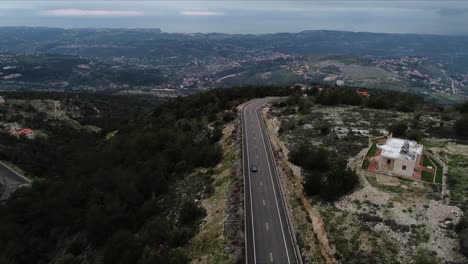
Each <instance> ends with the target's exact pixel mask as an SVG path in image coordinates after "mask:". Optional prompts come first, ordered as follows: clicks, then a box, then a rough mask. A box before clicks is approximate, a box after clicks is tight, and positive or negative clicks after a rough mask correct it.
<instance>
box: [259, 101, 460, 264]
mask: <svg viewBox="0 0 468 264" xmlns="http://www.w3.org/2000/svg"><path fill="white" fill-rule="evenodd" d="M265 116H266V117H267V119H268V120H269V122H268V123H269V124H270V125H271V126H272V129H270V131H269V132H270V134H271V133H274V132H275V131H279V133H278V137H277V138H276V140H277V141H278V143H277V144H278V145H280V149H281V150H282V152H283V153H282V154H279V156H281V155H282V156H283V157H287V151H288V148H289V149H290V148H292V147H294V146H295V145H296V144H299V143H306V144H309V145H315V146H324V147H326V148H328V149H329V150H335V151H338V153H339V155H343V156H344V157H346V158H347V159H348V161H349V165H350V166H351V167H352V168H354V169H355V170H356V171H357V172H358V174H359V175H360V182H361V184H360V186H359V188H357V189H356V190H354V191H353V192H352V193H350V194H348V195H346V196H345V197H343V198H342V199H340V200H339V201H337V202H334V203H325V202H320V201H318V200H314V199H313V198H312V199H311V198H307V201H309V202H310V204H311V206H312V208H313V210H315V211H316V212H317V214H316V215H318V216H320V218H321V219H322V220H323V221H322V222H320V221H316V222H314V221H312V220H311V221H310V222H311V224H310V225H307V226H306V227H305V228H302V229H301V228H298V230H296V231H297V232H299V233H300V232H303V233H304V234H308V232H310V231H309V230H314V233H315V235H314V236H316V235H317V234H321V232H317V230H318V231H320V229H317V227H316V225H323V229H324V230H325V234H321V235H322V236H323V235H324V236H325V237H327V240H328V242H329V246H330V248H331V252H333V257H334V260H335V261H337V262H339V263H417V261H421V260H422V259H424V258H427V257H428V258H429V259H431V260H432V261H434V263H465V261H466V259H465V258H464V257H463V256H462V255H461V254H460V253H458V249H459V243H458V236H457V234H456V233H455V231H454V226H455V225H456V224H457V223H458V221H459V220H460V218H461V217H462V216H463V211H462V210H461V209H460V208H459V207H457V206H454V205H455V204H453V203H452V204H449V203H447V202H446V201H445V200H441V199H440V196H441V195H440V190H439V188H434V187H433V186H432V185H430V184H424V183H420V182H413V181H411V180H404V179H398V178H394V177H390V176H384V175H375V174H372V173H369V172H367V171H363V170H361V169H360V165H361V161H362V158H363V155H364V154H365V153H366V151H367V144H368V140H367V138H368V136H370V135H378V134H380V133H381V132H385V129H386V127H387V126H388V124H389V123H390V122H393V121H406V122H415V121H414V120H415V119H416V117H415V116H414V115H413V114H406V113H395V112H390V111H383V110H379V111H375V110H368V109H360V108H357V107H322V106H321V107H319V106H313V107H312V108H311V110H310V111H309V112H307V113H301V114H298V113H297V112H296V111H291V110H290V109H282V108H278V107H275V106H274V105H271V106H270V109H266V110H265ZM385 117H388V118H387V119H386V118H385ZM439 121H440V118H438V117H437V116H431V115H424V114H423V115H421V116H419V117H418V122H420V124H422V125H423V126H422V127H427V126H429V127H430V126H438V122H439ZM324 123H325V125H326V126H328V127H330V128H331V129H330V132H329V133H323V131H321V127H323V124H324ZM371 124H372V125H371ZM436 146H438V147H439V148H441V149H437V148H436ZM450 146H451V145H450V144H446V143H444V144H441V143H439V144H437V142H435V143H433V144H432V145H430V144H427V147H428V148H430V149H432V150H433V151H434V153H436V154H439V152H441V151H442V152H444V151H445V152H446V153H447V151H448V150H449V149H450ZM456 149H457V150H458V152H456V151H454V152H452V153H450V155H452V158H453V156H456V157H457V159H456V160H457V161H458V162H459V155H458V156H457V153H458V154H466V155H468V152H465V151H466V150H465V149H463V148H460V147H458V148H456ZM446 156H449V155H446ZM447 158H449V157H447ZM452 160H453V159H452ZM467 164H468V162H467ZM449 166H450V163H449ZM288 167H289V168H292V172H291V174H292V175H295V174H297V173H298V172H300V170H299V169H298V168H297V167H296V168H294V166H291V164H288ZM294 172H296V173H294ZM290 177H291V176H289V177H288V179H289V178H290ZM300 183H301V180H300V176H299V178H296V180H295V181H294V182H293V183H291V184H289V187H290V188H289V189H290V190H288V193H290V192H291V190H295V192H296V194H295V196H299V197H300V194H298V191H297V190H300V189H301V188H300V187H299V186H300ZM449 187H450V184H449ZM452 195H454V194H453V192H452ZM458 200H460V199H458ZM462 201H464V199H463V200H462ZM291 207H292V211H293V220H294V222H295V224H296V225H297V226H299V225H298V223H300V221H301V220H300V219H301V217H304V216H303V215H302V212H301V210H296V209H295V206H294V203H292V204H291ZM307 229H309V230H307ZM306 237H307V236H306ZM322 241H323V239H322ZM304 242H305V243H310V245H311V246H307V245H302V248H301V249H302V250H303V252H302V254H303V255H305V256H310V255H312V254H313V253H316V251H317V250H316V248H317V245H319V247H320V246H322V248H323V245H321V240H320V239H318V241H317V240H305V241H304ZM320 252H322V253H325V254H322V255H324V256H325V258H324V259H325V261H326V262H331V261H334V260H333V259H331V258H327V252H324V251H323V250H321V251H320ZM306 263H308V262H306ZM312 263H315V262H312ZM419 263H421V262H419Z"/></svg>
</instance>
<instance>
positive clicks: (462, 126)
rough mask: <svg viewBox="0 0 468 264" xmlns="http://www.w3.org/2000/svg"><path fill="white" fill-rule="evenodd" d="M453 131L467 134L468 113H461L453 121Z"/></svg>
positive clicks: (462, 134)
mask: <svg viewBox="0 0 468 264" xmlns="http://www.w3.org/2000/svg"><path fill="white" fill-rule="evenodd" d="M455 131H456V132H457V134H458V135H459V136H464V137H466V136H468V114H465V115H463V116H462V117H460V118H459V119H458V120H457V121H456V122H455Z"/></svg>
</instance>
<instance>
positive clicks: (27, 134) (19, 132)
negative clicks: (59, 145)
mask: <svg viewBox="0 0 468 264" xmlns="http://www.w3.org/2000/svg"><path fill="white" fill-rule="evenodd" d="M11 134H12V135H14V136H20V135H23V136H25V137H26V138H29V139H33V138H34V131H32V129H29V128H24V129H21V130H16V131H15V130H12V131H11Z"/></svg>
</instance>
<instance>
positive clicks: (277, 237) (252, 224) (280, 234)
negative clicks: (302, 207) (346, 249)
mask: <svg viewBox="0 0 468 264" xmlns="http://www.w3.org/2000/svg"><path fill="white" fill-rule="evenodd" d="M270 100H271V99H268V98H265V99H256V100H252V101H250V102H248V103H247V104H246V105H244V107H243V110H242V133H243V134H242V135H243V136H242V140H243V142H242V144H243V168H244V177H245V190H244V191H245V192H244V193H245V210H246V217H245V223H246V225H245V229H246V230H245V232H246V260H247V263H248V264H254V263H280V264H286V263H288V264H289V263H300V262H299V261H298V256H299V254H298V251H297V250H296V249H297V246H296V244H295V239H294V237H293V235H294V234H293V232H292V231H291V229H290V224H289V219H288V213H287V210H288V209H287V206H286V205H285V202H284V198H283V194H282V190H281V185H280V183H279V178H278V173H277V169H276V164H275V160H274V157H273V152H272V149H271V145H270V141H269V138H268V134H267V133H266V129H265V123H264V121H263V119H262V116H261V113H260V111H261V110H260V109H261V106H262V105H263V104H265V103H267V102H268V101H270ZM252 165H255V166H256V167H258V171H257V172H253V171H252V169H251V167H252Z"/></svg>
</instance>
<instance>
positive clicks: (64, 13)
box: [38, 9, 144, 17]
mask: <svg viewBox="0 0 468 264" xmlns="http://www.w3.org/2000/svg"><path fill="white" fill-rule="evenodd" d="M38 14H39V15H40V16H55V17H98V16H104V17H116V16H117V17H118V16H142V15H144V13H143V12H141V11H113V10H83V9H53V10H43V11H39V12H38Z"/></svg>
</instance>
